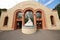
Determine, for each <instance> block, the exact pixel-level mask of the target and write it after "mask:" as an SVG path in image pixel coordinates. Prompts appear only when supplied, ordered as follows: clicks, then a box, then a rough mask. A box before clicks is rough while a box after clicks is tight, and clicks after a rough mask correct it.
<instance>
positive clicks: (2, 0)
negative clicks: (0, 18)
mask: <svg viewBox="0 0 60 40" xmlns="http://www.w3.org/2000/svg"><path fill="white" fill-rule="evenodd" d="M23 1H27V0H0V8H7V9H9V8H11V7H13V6H14V5H16V4H18V3H20V2H23Z"/></svg>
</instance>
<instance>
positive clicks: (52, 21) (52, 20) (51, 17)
mask: <svg viewBox="0 0 60 40" xmlns="http://www.w3.org/2000/svg"><path fill="white" fill-rule="evenodd" d="M50 19H51V24H52V25H54V24H55V23H54V17H53V16H50Z"/></svg>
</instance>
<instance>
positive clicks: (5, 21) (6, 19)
mask: <svg viewBox="0 0 60 40" xmlns="http://www.w3.org/2000/svg"><path fill="white" fill-rule="evenodd" d="M7 24H8V16H7V17H5V19H4V26H5V25H7Z"/></svg>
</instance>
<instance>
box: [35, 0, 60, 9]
mask: <svg viewBox="0 0 60 40" xmlns="http://www.w3.org/2000/svg"><path fill="white" fill-rule="evenodd" d="M36 1H37V2H39V3H42V4H43V5H45V6H47V7H48V8H51V9H53V8H55V7H56V5H57V4H59V3H60V0H36Z"/></svg>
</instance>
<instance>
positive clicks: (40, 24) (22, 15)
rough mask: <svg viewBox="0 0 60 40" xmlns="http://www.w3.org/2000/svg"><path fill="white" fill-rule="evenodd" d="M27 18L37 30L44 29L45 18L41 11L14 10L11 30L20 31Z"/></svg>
mask: <svg viewBox="0 0 60 40" xmlns="http://www.w3.org/2000/svg"><path fill="white" fill-rule="evenodd" d="M28 17H30V19H31V20H32V22H33V24H34V26H35V27H36V28H37V29H45V28H46V27H45V26H46V25H45V17H44V12H43V10H41V9H36V10H33V9H32V8H25V9H24V10H23V11H22V10H20V9H19V10H16V12H15V14H14V19H13V28H14V29H21V28H22V26H24V24H25V23H26V22H27V21H28Z"/></svg>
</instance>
